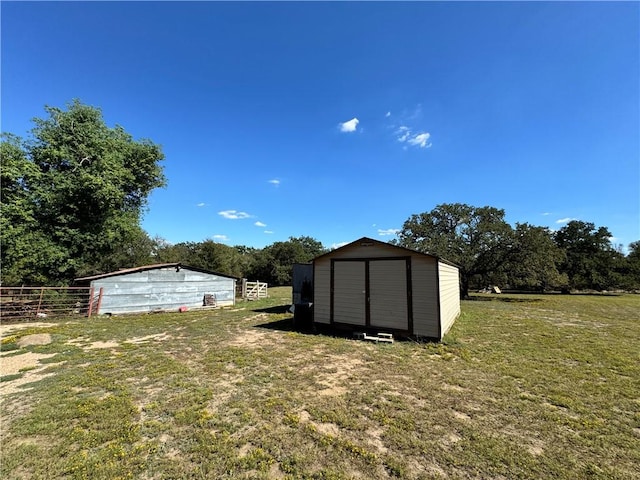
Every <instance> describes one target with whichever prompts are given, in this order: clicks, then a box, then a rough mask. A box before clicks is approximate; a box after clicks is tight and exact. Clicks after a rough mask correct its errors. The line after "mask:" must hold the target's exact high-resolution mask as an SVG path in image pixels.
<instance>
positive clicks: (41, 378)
mask: <svg viewBox="0 0 640 480" xmlns="http://www.w3.org/2000/svg"><path fill="white" fill-rule="evenodd" d="M270 294H271V298H269V299H267V300H262V301H259V302H250V303H241V304H239V305H237V307H236V308H234V309H228V310H213V311H200V312H196V311H194V312H187V313H182V314H154V315H141V316H121V317H112V318H97V319H94V318H92V319H91V320H87V319H85V320H84V321H82V322H78V321H75V320H74V321H73V322H64V321H60V322H56V323H55V324H53V325H50V326H39V327H30V328H28V329H25V330H19V331H15V332H10V333H8V334H5V337H4V338H3V341H2V350H3V353H2V358H0V362H7V365H8V364H9V362H11V361H16V360H20V359H24V360H25V363H24V365H26V366H24V367H23V368H21V369H19V370H18V371H17V372H13V373H11V374H7V375H5V376H4V377H2V378H1V379H0V380H2V381H1V382H0V392H2V394H3V399H2V436H3V438H2V449H1V455H2V458H1V466H0V476H1V477H2V478H5V479H16V478H35V479H52V478H74V479H75V478H78V479H82V478H92V479H94V478H95V479H109V480H112V479H116V478H142V479H170V478H171V479H182V478H212V479H219V478H265V479H266V478H292V479H293V478H310V479H342V478H362V479H371V478H394V477H397V478H425V479H430V478H434V479H437V478H452V479H458V478H464V479H515V478H518V479H527V478H531V479H540V478H553V479H589V478H597V479H600V478H612V479H633V478H639V479H640V296H631V295H627V296H593V295H592V296H588V295H584V296H582V295H571V296H561V295H557V296H556V295H549V296H536V295H493V296H490V295H478V296H476V297H475V299H474V300H471V301H465V302H463V304H462V315H461V317H460V318H459V319H458V321H457V322H456V323H455V325H454V327H453V329H452V331H451V332H450V333H449V335H448V336H446V337H445V341H444V342H443V343H441V344H429V343H427V344H418V343H415V342H412V341H406V342H396V343H395V344H393V345H384V344H379V345H376V344H372V343H365V342H362V341H354V340H351V339H348V338H341V337H339V336H336V337H333V336H327V335H312V334H306V333H299V332H295V331H292V330H291V328H290V318H291V316H290V315H289V314H287V313H285V309H284V308H282V305H285V304H287V302H288V301H289V298H290V289H286V288H282V289H271V290H270ZM34 338H35V339H38V340H42V341H41V342H40V343H43V344H42V345H29V343H30V342H28V341H27V340H29V339H34ZM43 339H44V340H43ZM49 341H50V343H48V342H49ZM35 343H38V342H35ZM29 362H31V363H29ZM25 381H29V382H31V383H24V382H25ZM21 383H22V384H21Z"/></svg>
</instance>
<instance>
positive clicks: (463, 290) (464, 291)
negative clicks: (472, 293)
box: [460, 272, 469, 300]
mask: <svg viewBox="0 0 640 480" xmlns="http://www.w3.org/2000/svg"><path fill="white" fill-rule="evenodd" d="M468 298H469V275H467V273H466V272H460V299H461V300H467V299H468Z"/></svg>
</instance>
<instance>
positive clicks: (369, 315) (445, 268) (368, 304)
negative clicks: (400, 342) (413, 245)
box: [313, 237, 460, 340]
mask: <svg viewBox="0 0 640 480" xmlns="http://www.w3.org/2000/svg"><path fill="white" fill-rule="evenodd" d="M313 293H314V295H313V321H314V323H316V324H325V325H333V326H337V327H340V326H348V327H350V328H354V327H357V328H361V329H364V330H377V331H378V332H396V333H398V334H405V335H414V336H419V337H429V338H437V339H439V340H441V339H442V337H443V336H444V334H445V333H447V331H448V330H449V329H450V328H451V326H452V325H453V322H454V321H455V319H456V318H457V317H458V315H459V314H460V285H459V273H458V267H457V266H456V265H455V264H453V263H451V262H448V261H446V260H443V259H441V258H438V257H436V256H433V255H428V254H424V253H420V252H416V251H414V250H409V249H407V248H403V247H398V246H395V245H390V244H388V243H384V242H380V241H378V240H374V239H371V238H367V237H363V238H361V239H359V240H356V241H355V242H352V243H349V244H347V245H345V246H343V247H341V248H338V249H336V250H333V251H331V252H329V253H326V254H324V255H320V256H319V257H316V258H315V259H314V260H313Z"/></svg>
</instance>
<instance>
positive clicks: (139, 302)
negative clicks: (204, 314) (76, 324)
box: [91, 267, 235, 313]
mask: <svg viewBox="0 0 640 480" xmlns="http://www.w3.org/2000/svg"><path fill="white" fill-rule="evenodd" d="M91 284H92V286H93V287H94V288H95V289H99V288H103V297H102V302H101V306H100V312H99V313H135V312H149V311H153V310H174V309H175V310H177V309H178V308H179V307H181V306H183V305H184V306H187V307H201V306H202V301H203V298H204V295H205V294H212V295H215V297H216V303H217V304H218V305H219V306H222V305H233V304H234V303H235V279H233V278H228V277H222V276H218V275H211V274H206V273H202V272H196V271H193V270H188V269H185V268H183V269H180V271H176V269H175V268H173V267H170V268H160V269H155V270H146V271H142V272H134V273H128V274H123V275H115V276H112V277H106V278H102V279H98V280H94V281H93V282H91Z"/></svg>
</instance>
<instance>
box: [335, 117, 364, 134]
mask: <svg viewBox="0 0 640 480" xmlns="http://www.w3.org/2000/svg"><path fill="white" fill-rule="evenodd" d="M359 123H360V120H358V119H357V118H355V117H354V118H352V119H351V120H347V121H346V122H343V123H340V124H339V125H340V131H341V132H347V133H348V132H355V131H356V128H358V124H359Z"/></svg>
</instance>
